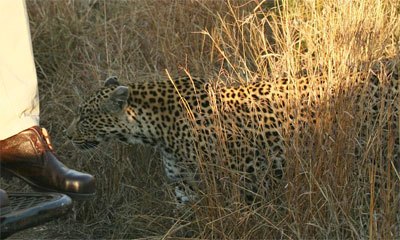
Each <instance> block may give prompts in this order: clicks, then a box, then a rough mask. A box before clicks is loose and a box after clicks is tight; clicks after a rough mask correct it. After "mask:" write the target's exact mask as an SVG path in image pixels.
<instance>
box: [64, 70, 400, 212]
mask: <svg viewBox="0 0 400 240" xmlns="http://www.w3.org/2000/svg"><path fill="white" fill-rule="evenodd" d="M369 75H371V76H370V77H368V79H367V81H363V83H364V85H363V86H364V87H361V89H364V91H361V92H363V93H364V94H365V92H367V94H369V96H370V98H371V100H368V101H360V100H358V101H360V102H368V103H369V105H368V106H363V108H366V109H367V111H371V112H373V113H376V114H375V115H378V112H379V109H378V107H377V106H380V104H382V101H381V100H380V99H382V94H383V92H386V93H388V95H390V96H389V97H388V99H387V100H385V103H387V104H388V105H390V106H393V112H394V113H395V114H394V117H393V118H392V120H393V121H392V123H393V125H394V128H395V129H397V131H394V132H395V133H396V132H397V135H396V136H395V140H394V143H395V144H394V153H395V156H394V159H398V157H399V152H400V147H399V145H400V144H399V131H398V129H399V127H398V125H399V119H398V115H399V114H398V113H399V104H398V103H399V101H398V99H399V81H398V75H395V74H393V76H391V77H390V81H389V87H388V88H386V87H385V88H384V87H382V85H383V83H382V82H381V81H380V80H379V78H378V74H369ZM394 75H395V76H394ZM310 89H311V88H310V82H309V81H308V80H307V78H306V77H305V78H302V79H300V80H298V81H296V82H293V81H291V80H290V79H288V78H282V79H279V80H277V81H271V82H268V81H255V82H250V83H247V84H239V85H231V86H230V85H226V84H218V83H215V82H214V83H213V82H212V81H208V80H205V79H204V78H199V77H193V76H190V75H188V76H183V77H177V78H170V77H165V78H164V79H162V80H148V81H135V82H130V83H129V84H121V83H120V80H119V79H118V78H117V77H115V76H112V77H109V78H107V79H106V80H105V82H104V86H103V87H101V88H100V89H98V90H96V91H95V92H94V93H92V94H91V95H89V96H87V97H86V100H84V101H83V102H82V103H81V104H80V105H79V107H78V111H77V114H76V116H75V117H74V119H73V121H72V123H71V124H70V126H69V127H68V129H67V131H66V132H67V137H68V138H69V139H70V140H71V141H72V142H73V144H74V145H75V146H77V147H78V148H80V149H85V150H87V149H92V148H95V147H97V146H98V145H99V144H101V143H102V142H107V141H109V140H118V141H121V142H124V143H128V144H142V145H147V146H151V147H154V148H155V149H157V151H158V152H159V153H160V156H161V159H162V163H163V166H164V171H165V175H166V177H167V179H169V180H170V181H171V183H173V186H174V187H173V188H172V189H173V190H172V192H174V195H175V198H176V201H177V203H178V205H186V204H188V203H189V202H192V201H194V200H195V199H196V198H197V193H196V187H197V186H198V185H199V184H201V183H199V176H198V175H199V173H200V172H201V171H200V170H199V167H200V166H199V164H200V163H199V155H200V156H206V157H205V159H206V161H208V162H209V163H210V164H213V165H216V166H221V167H223V168H226V169H230V170H232V171H235V172H237V173H239V174H240V176H242V180H243V184H244V185H243V186H244V187H243V189H245V190H244V194H243V195H244V198H245V201H246V202H248V203H252V202H254V201H255V199H256V196H258V195H259V194H268V191H269V189H270V188H271V186H273V185H274V184H275V183H276V182H279V181H280V180H282V178H283V177H284V174H285V172H284V170H285V168H286V167H287V166H286V158H287V156H286V154H287V153H286V148H287V144H288V142H287V140H286V139H287V137H285V136H286V133H285V129H293V128H294V126H295V125H296V124H293V123H294V122H296V123H301V124H305V123H307V122H310V119H313V120H315V118H316V117H317V106H316V103H315V101H312V100H310V99H311V98H312V97H311V95H310V91H308V90H310ZM365 89H367V90H366V91H365ZM384 89H389V90H384ZM293 94H297V95H298V96H299V98H300V99H301V101H306V104H303V105H304V107H298V106H297V105H296V106H295V107H292V106H290V104H289V103H288V98H289V97H290V95H293ZM352 99H357V97H354V98H352ZM371 102H372V103H373V104H370V103H371ZM312 122H313V121H311V123H308V124H312ZM314 122H315V121H314ZM297 125H298V124H297ZM286 126H289V127H286ZM220 146H224V147H223V148H221V147H220ZM221 149H222V150H221ZM397 161H399V160H397Z"/></svg>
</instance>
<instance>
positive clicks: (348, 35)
mask: <svg viewBox="0 0 400 240" xmlns="http://www.w3.org/2000/svg"><path fill="white" fill-rule="evenodd" d="M28 10H29V16H30V18H31V32H32V40H33V48H34V54H35V59H36V64H37V71H38V76H39V86H40V96H41V121H42V125H43V126H45V127H47V128H48V129H49V131H50V133H51V135H52V137H53V141H54V145H55V147H56V149H58V150H57V151H58V153H59V155H60V156H61V158H62V159H63V160H64V162H65V163H66V164H67V165H69V166H71V167H74V168H77V169H80V170H83V171H87V172H90V173H92V174H94V175H95V176H96V178H97V196H96V198H95V199H94V200H93V201H88V202H84V203H78V202H77V203H76V204H75V208H74V214H72V215H71V216H69V217H68V218H66V219H63V220H59V221H57V222H55V223H53V224H50V225H48V229H47V230H46V231H42V232H41V234H42V235H43V237H58V238H157V239H159V238H163V239H164V238H175V237H177V236H180V237H185V236H186V237H189V236H190V237H192V238H202V239H214V238H217V239H271V238H289V239H298V238H299V239H304V238H317V239H319V238H338V239H343V238H357V239H359V238H382V239H396V238H399V237H400V235H399V232H400V229H399V226H400V204H399V200H400V194H399V188H400V186H399V185H400V184H399V181H400V177H399V173H398V172H397V171H396V169H395V167H394V164H391V163H395V161H397V163H398V162H399V161H400V160H399V159H393V155H395V154H393V151H392V154H387V155H384V154H382V152H383V151H382V146H385V145H387V144H388V143H387V138H385V135H384V134H383V132H384V130H385V122H386V121H387V120H388V119H389V117H390V116H392V115H393V113H391V111H392V110H394V111H397V115H398V114H399V113H398V111H399V110H398V109H399V107H398V105H399V97H398V96H396V97H395V98H394V100H395V101H394V102H392V104H394V107H392V108H387V107H380V108H379V114H378V115H379V116H381V118H380V120H379V121H377V122H373V121H371V122H369V121H366V119H372V118H373V117H375V116H373V114H372V113H369V112H368V111H366V109H367V110H368V107H369V105H368V101H370V99H369V98H368V97H361V100H360V101H364V102H362V103H363V104H362V105H363V106H365V107H366V109H360V108H358V107H357V106H359V105H357V104H356V101H355V99H356V97H355V96H354V95H353V94H355V93H358V92H357V90H355V89H359V87H360V86H359V85H360V84H362V81H361V82H360V81H359V79H365V78H367V77H368V76H369V75H370V69H372V68H373V67H374V66H375V65H376V64H377V62H379V61H380V60H382V59H391V61H392V62H395V63H397V62H398V61H399V60H400V55H399V50H400V47H399V44H400V43H399V40H400V2H398V1H396V0H381V1H376V0H360V1H344V0H343V1H334V0H325V1H317V0H315V1H310V0H302V1H289V0H283V1H281V2H279V3H272V2H271V1H259V0H254V1H246V0H243V1H242V0H241V1H202V0H199V1H164V0H163V1H144V0H136V1H134V0H132V1H100V0H99V1H91V2H85V1H28ZM397 66H398V65H397ZM166 69H167V70H168V72H170V73H172V75H178V74H184V73H185V72H189V73H190V74H191V75H197V76H207V77H208V76H212V79H214V80H223V81H224V82H225V83H226V84H247V83H249V82H254V81H269V82H277V83H278V82H279V79H281V78H283V77H285V78H287V79H289V80H290V81H291V82H292V83H293V84H296V82H299V81H302V79H304V78H307V81H309V83H310V86H311V88H310V89H309V92H308V94H309V95H308V96H309V99H308V101H304V98H302V97H301V94H302V93H301V92H299V93H295V94H293V95H291V96H289V99H288V101H289V102H290V106H291V108H292V109H291V110H290V111H295V109H298V108H302V107H304V106H306V105H307V104H312V105H313V106H315V107H316V109H317V114H316V117H317V120H316V122H312V119H311V116H308V115H307V116H308V119H309V125H306V126H302V125H301V123H296V122H294V131H293V132H291V134H290V135H289V134H288V135H287V136H286V142H287V145H288V147H287V150H286V156H287V162H286V168H285V176H284V179H283V180H282V182H281V183H280V184H278V186H277V187H276V188H274V189H272V190H271V192H270V193H269V196H268V197H267V198H266V199H265V201H264V202H263V203H262V204H261V205H254V206H248V205H246V204H243V203H242V201H241V200H240V189H239V188H238V187H236V186H235V185H234V182H224V181H223V178H222V180H221V178H220V177H221V176H228V177H232V176H233V179H234V178H235V175H234V174H232V173H230V172H229V171H227V170H224V169H220V168H218V167H214V166H209V165H207V163H203V162H202V159H203V156H201V154H199V156H198V161H199V163H201V166H202V167H204V168H205V170H204V173H209V172H212V173H215V174H204V175H203V176H204V177H203V179H202V180H203V182H204V186H205V189H203V193H202V194H201V195H200V196H201V198H200V202H199V203H197V204H194V205H193V206H191V208H190V209H188V210H187V211H186V212H185V211H183V212H180V213H176V212H174V207H175V205H174V203H173V202H172V201H171V199H172V198H171V195H172V194H171V193H170V192H169V190H168V189H169V188H168V186H167V185H168V183H167V181H166V179H165V177H164V176H163V170H162V165H161V161H160V160H159V156H158V154H157V153H156V152H153V150H151V149H147V148H143V147H141V146H133V147H128V146H122V145H121V144H120V143H107V144H103V145H102V147H101V149H98V150H96V151H93V152H79V151H77V150H75V149H74V148H73V146H72V145H71V143H69V142H68V141H67V139H66V138H65V136H64V134H63V131H64V129H65V128H66V127H67V126H68V124H69V121H71V120H72V118H73V116H72V114H73V110H74V108H75V107H76V106H77V105H78V103H79V102H80V101H81V99H82V98H83V97H84V96H85V95H86V94H87V92H88V91H91V90H93V89H96V88H97V87H98V86H100V85H101V84H102V80H103V79H105V77H106V76H109V75H118V76H119V77H120V79H121V81H123V82H129V81H136V80H137V79H147V78H165V70H166ZM396 70H397V71H398V70H399V68H398V67H397V69H396ZM380 77H381V81H382V82H385V81H388V77H387V76H386V75H384V74H381V75H380ZM398 87H399V86H397V89H398ZM383 97H384V96H382V98H383ZM300 100H303V101H300ZM382 100H383V99H382ZM396 106H397V107H396ZM66 113H67V114H66ZM310 115H311V114H310ZM397 121H398V118H397ZM398 124H399V123H398V122H397V125H398ZM284 129H286V130H287V132H289V125H288V124H286V125H285V126H284ZM390 131H391V132H390V133H389V135H391V136H395V137H394V140H393V139H392V143H393V141H394V143H396V141H397V144H399V143H398V141H399V135H400V132H399V128H398V127H397V129H391V130H390ZM361 136H362V138H360V137H361ZM222 137H223V136H222ZM360 139H361V140H360ZM392 145H393V144H392ZM222 147H223V146H222ZM221 151H223V149H222V150H221ZM357 151H360V152H361V153H360V154H358V155H357V154H354V153H355V152H357ZM394 151H399V149H398V148H397V149H394ZM389 152H390V151H389ZM394 153H396V152H394ZM371 159H374V162H371ZM374 163H377V164H374ZM208 170H211V171H208ZM2 185H3V184H2ZM188 233H190V235H189V234H188ZM24 234H25V235H24ZM26 234H29V231H28V232H22V233H20V234H19V235H16V237H24V236H27V235H26ZM35 237H40V236H37V235H35Z"/></svg>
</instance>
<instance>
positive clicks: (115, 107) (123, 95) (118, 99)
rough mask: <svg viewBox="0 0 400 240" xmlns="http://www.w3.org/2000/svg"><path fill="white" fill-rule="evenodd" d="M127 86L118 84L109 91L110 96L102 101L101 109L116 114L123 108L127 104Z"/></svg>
mask: <svg viewBox="0 0 400 240" xmlns="http://www.w3.org/2000/svg"><path fill="white" fill-rule="evenodd" d="M128 98H129V88H128V87H127V86H118V87H117V88H115V89H114V90H113V91H112V92H111V93H110V97H109V98H107V99H105V100H104V102H103V109H104V110H105V111H107V112H109V113H113V114H117V113H120V112H122V111H124V110H125V108H126V106H127V105H128Z"/></svg>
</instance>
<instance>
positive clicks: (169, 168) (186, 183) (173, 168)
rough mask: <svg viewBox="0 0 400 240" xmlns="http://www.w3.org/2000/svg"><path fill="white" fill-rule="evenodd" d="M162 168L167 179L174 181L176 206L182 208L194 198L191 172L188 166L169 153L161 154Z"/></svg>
mask: <svg viewBox="0 0 400 240" xmlns="http://www.w3.org/2000/svg"><path fill="white" fill-rule="evenodd" d="M163 163H164V170H165V173H166V175H167V177H168V179H169V180H171V181H172V182H173V183H174V186H175V189H174V193H175V198H176V201H177V207H178V208H182V207H184V206H185V205H186V204H188V203H189V202H192V201H194V200H195V199H196V193H195V192H194V188H193V186H192V184H193V176H192V175H193V174H192V173H190V172H189V171H188V166H185V164H184V163H183V162H182V161H179V160H178V158H176V157H175V156H173V155H171V154H163Z"/></svg>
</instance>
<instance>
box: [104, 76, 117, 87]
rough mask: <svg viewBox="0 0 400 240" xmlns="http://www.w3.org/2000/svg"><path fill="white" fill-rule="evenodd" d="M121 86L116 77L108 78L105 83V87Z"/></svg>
mask: <svg viewBox="0 0 400 240" xmlns="http://www.w3.org/2000/svg"><path fill="white" fill-rule="evenodd" d="M120 85H121V84H120V83H119V82H118V78H117V77H116V76H111V77H108V78H107V79H106V81H105V82H104V86H105V87H111V86H120Z"/></svg>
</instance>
